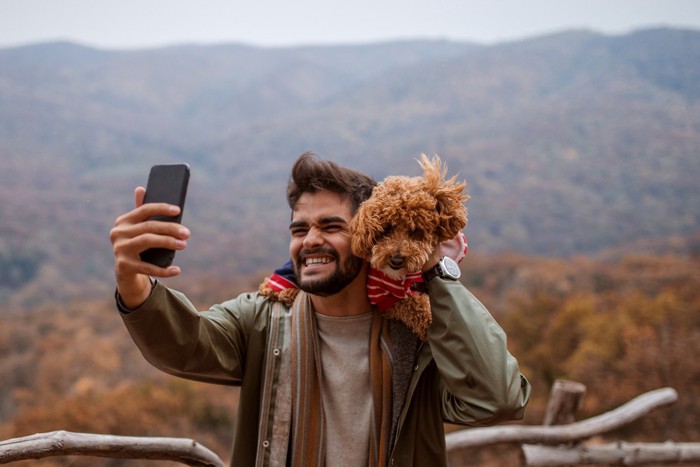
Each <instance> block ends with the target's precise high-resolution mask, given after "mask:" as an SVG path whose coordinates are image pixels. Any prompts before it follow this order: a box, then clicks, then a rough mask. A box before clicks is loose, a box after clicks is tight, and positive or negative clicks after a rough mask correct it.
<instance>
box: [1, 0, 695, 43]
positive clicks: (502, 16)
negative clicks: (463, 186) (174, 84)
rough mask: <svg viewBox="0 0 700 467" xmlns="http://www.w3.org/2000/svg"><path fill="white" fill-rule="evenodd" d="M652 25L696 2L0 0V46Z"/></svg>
mask: <svg viewBox="0 0 700 467" xmlns="http://www.w3.org/2000/svg"><path fill="white" fill-rule="evenodd" d="M656 26H671V27H682V28H691V29H698V30H700V0H425V1H423V0H344V1H334V0H294V1H285V0H276V1H273V0H248V1H245V2H243V1H240V0H196V1H195V0H0V47H11V46H17V45H24V44H31V43H37V42H45V41H52V40H70V41H74V42H78V43H82V44H85V45H91V46H95V47H100V48H142V47H155V46H163V45H171V44H182V43H200V44H211V43H222V42H242V43H247V44H251V45H261V46H292V45H302V44H341V43H342V44H345V43H358V42H376V41H383V40H392V39H413V38H428V39H435V38H441V39H451V40H459V41H474V42H479V43H495V42H502V41H508V40H514V39H520V38H524V37H531V36H536V35H540V34H545V33H549V32H556V31H561V30H564V29H573V28H586V29H591V30H594V31H598V32H602V33H606V34H622V33H627V32H629V31H632V30H636V29H640V28H647V27H656Z"/></svg>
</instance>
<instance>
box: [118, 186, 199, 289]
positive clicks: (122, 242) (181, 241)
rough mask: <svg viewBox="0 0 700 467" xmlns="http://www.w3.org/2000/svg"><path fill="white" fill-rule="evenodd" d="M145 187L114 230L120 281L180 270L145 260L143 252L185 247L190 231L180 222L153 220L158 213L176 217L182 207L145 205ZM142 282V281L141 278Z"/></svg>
mask: <svg viewBox="0 0 700 467" xmlns="http://www.w3.org/2000/svg"><path fill="white" fill-rule="evenodd" d="M143 191H144V190H143V188H142V187H139V188H137V189H136V190H135V191H134V200H135V203H136V205H137V207H136V208H135V209H133V210H131V211H129V212H128V213H126V214H124V215H122V216H119V218H117V220H116V222H115V224H114V227H113V228H112V229H111V230H110V234H109V235H110V241H111V242H112V249H113V253H114V258H115V274H116V276H117V280H118V282H119V281H120V280H121V281H125V282H126V283H129V282H135V280H134V276H135V275H138V274H142V275H150V276H156V277H172V276H176V275H178V274H179V273H180V269H179V268H177V267H173V266H171V267H169V268H160V267H158V266H154V265H152V264H149V263H146V262H144V261H141V258H140V256H139V255H140V253H141V252H143V251H145V250H147V249H149V248H167V249H170V250H184V249H185V248H187V239H188V238H189V237H190V231H189V229H187V228H186V227H185V226H182V225H180V224H178V223H176V222H164V221H158V220H152V219H151V218H152V217H154V216H167V217H170V216H175V215H177V214H178V213H179V212H180V208H179V207H177V206H173V205H170V204H165V203H148V204H143ZM140 282H142V281H140Z"/></svg>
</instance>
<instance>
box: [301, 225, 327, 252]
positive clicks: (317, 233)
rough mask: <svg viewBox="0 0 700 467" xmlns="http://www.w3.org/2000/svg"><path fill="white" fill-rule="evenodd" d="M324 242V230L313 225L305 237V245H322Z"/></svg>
mask: <svg viewBox="0 0 700 467" xmlns="http://www.w3.org/2000/svg"><path fill="white" fill-rule="evenodd" d="M323 242H324V239H323V232H322V231H321V229H319V228H318V227H311V228H309V231H308V232H306V236H305V237H304V246H305V247H307V248H308V247H311V246H316V245H321V244H322V243H323Z"/></svg>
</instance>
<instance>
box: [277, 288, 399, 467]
mask: <svg viewBox="0 0 700 467" xmlns="http://www.w3.org/2000/svg"><path fill="white" fill-rule="evenodd" d="M389 339H390V338H389V324H388V320H386V319H384V318H382V316H381V315H380V314H379V313H375V314H374V318H373V319H372V328H371V339H370V349H369V359H370V380H371V385H372V399H373V403H374V411H373V417H372V433H371V434H370V435H371V436H370V453H369V467H383V466H385V465H386V460H387V456H388V450H389V442H390V436H391V423H392V418H391V417H392V414H391V408H392V386H391V374H392V372H391V345H390V344H391V343H390V342H389ZM291 352H292V353H291V368H290V371H291V386H292V407H293V409H292V428H291V442H290V449H291V452H290V460H291V463H290V465H291V466H293V467H313V466H316V467H322V466H324V465H325V457H324V456H325V452H326V449H325V440H324V436H325V423H326V420H325V416H324V413H323V402H322V397H321V356H320V354H319V344H318V332H317V329H316V318H315V316H314V310H313V306H312V305H311V300H310V299H309V296H308V295H307V294H306V293H304V292H301V293H299V295H298V296H297V298H296V300H295V301H294V305H293V310H292V333H291Z"/></svg>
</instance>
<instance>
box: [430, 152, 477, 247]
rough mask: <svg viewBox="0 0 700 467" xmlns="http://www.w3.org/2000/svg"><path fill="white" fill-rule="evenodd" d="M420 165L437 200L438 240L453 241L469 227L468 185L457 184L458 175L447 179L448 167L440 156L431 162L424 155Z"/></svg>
mask: <svg viewBox="0 0 700 467" xmlns="http://www.w3.org/2000/svg"><path fill="white" fill-rule="evenodd" d="M419 163H420V165H421V167H422V168H423V178H424V183H425V187H426V190H427V191H428V192H429V193H431V194H432V195H433V196H434V197H435V200H436V206H435V210H436V211H437V213H438V226H437V228H436V230H435V232H436V236H437V240H438V241H439V242H444V241H446V240H451V239H452V238H454V237H455V235H457V233H458V232H459V231H461V230H462V229H463V228H464V227H465V226H466V225H467V208H466V207H465V206H464V203H465V202H466V201H467V200H468V199H469V196H467V195H466V194H464V189H465V188H466V186H467V184H466V182H457V176H456V175H455V176H453V177H452V178H450V179H447V166H446V165H444V164H442V163H441V162H440V158H439V157H438V156H434V157H433V159H432V160H430V159H428V156H426V155H425V154H422V155H421V160H420V161H419Z"/></svg>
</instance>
